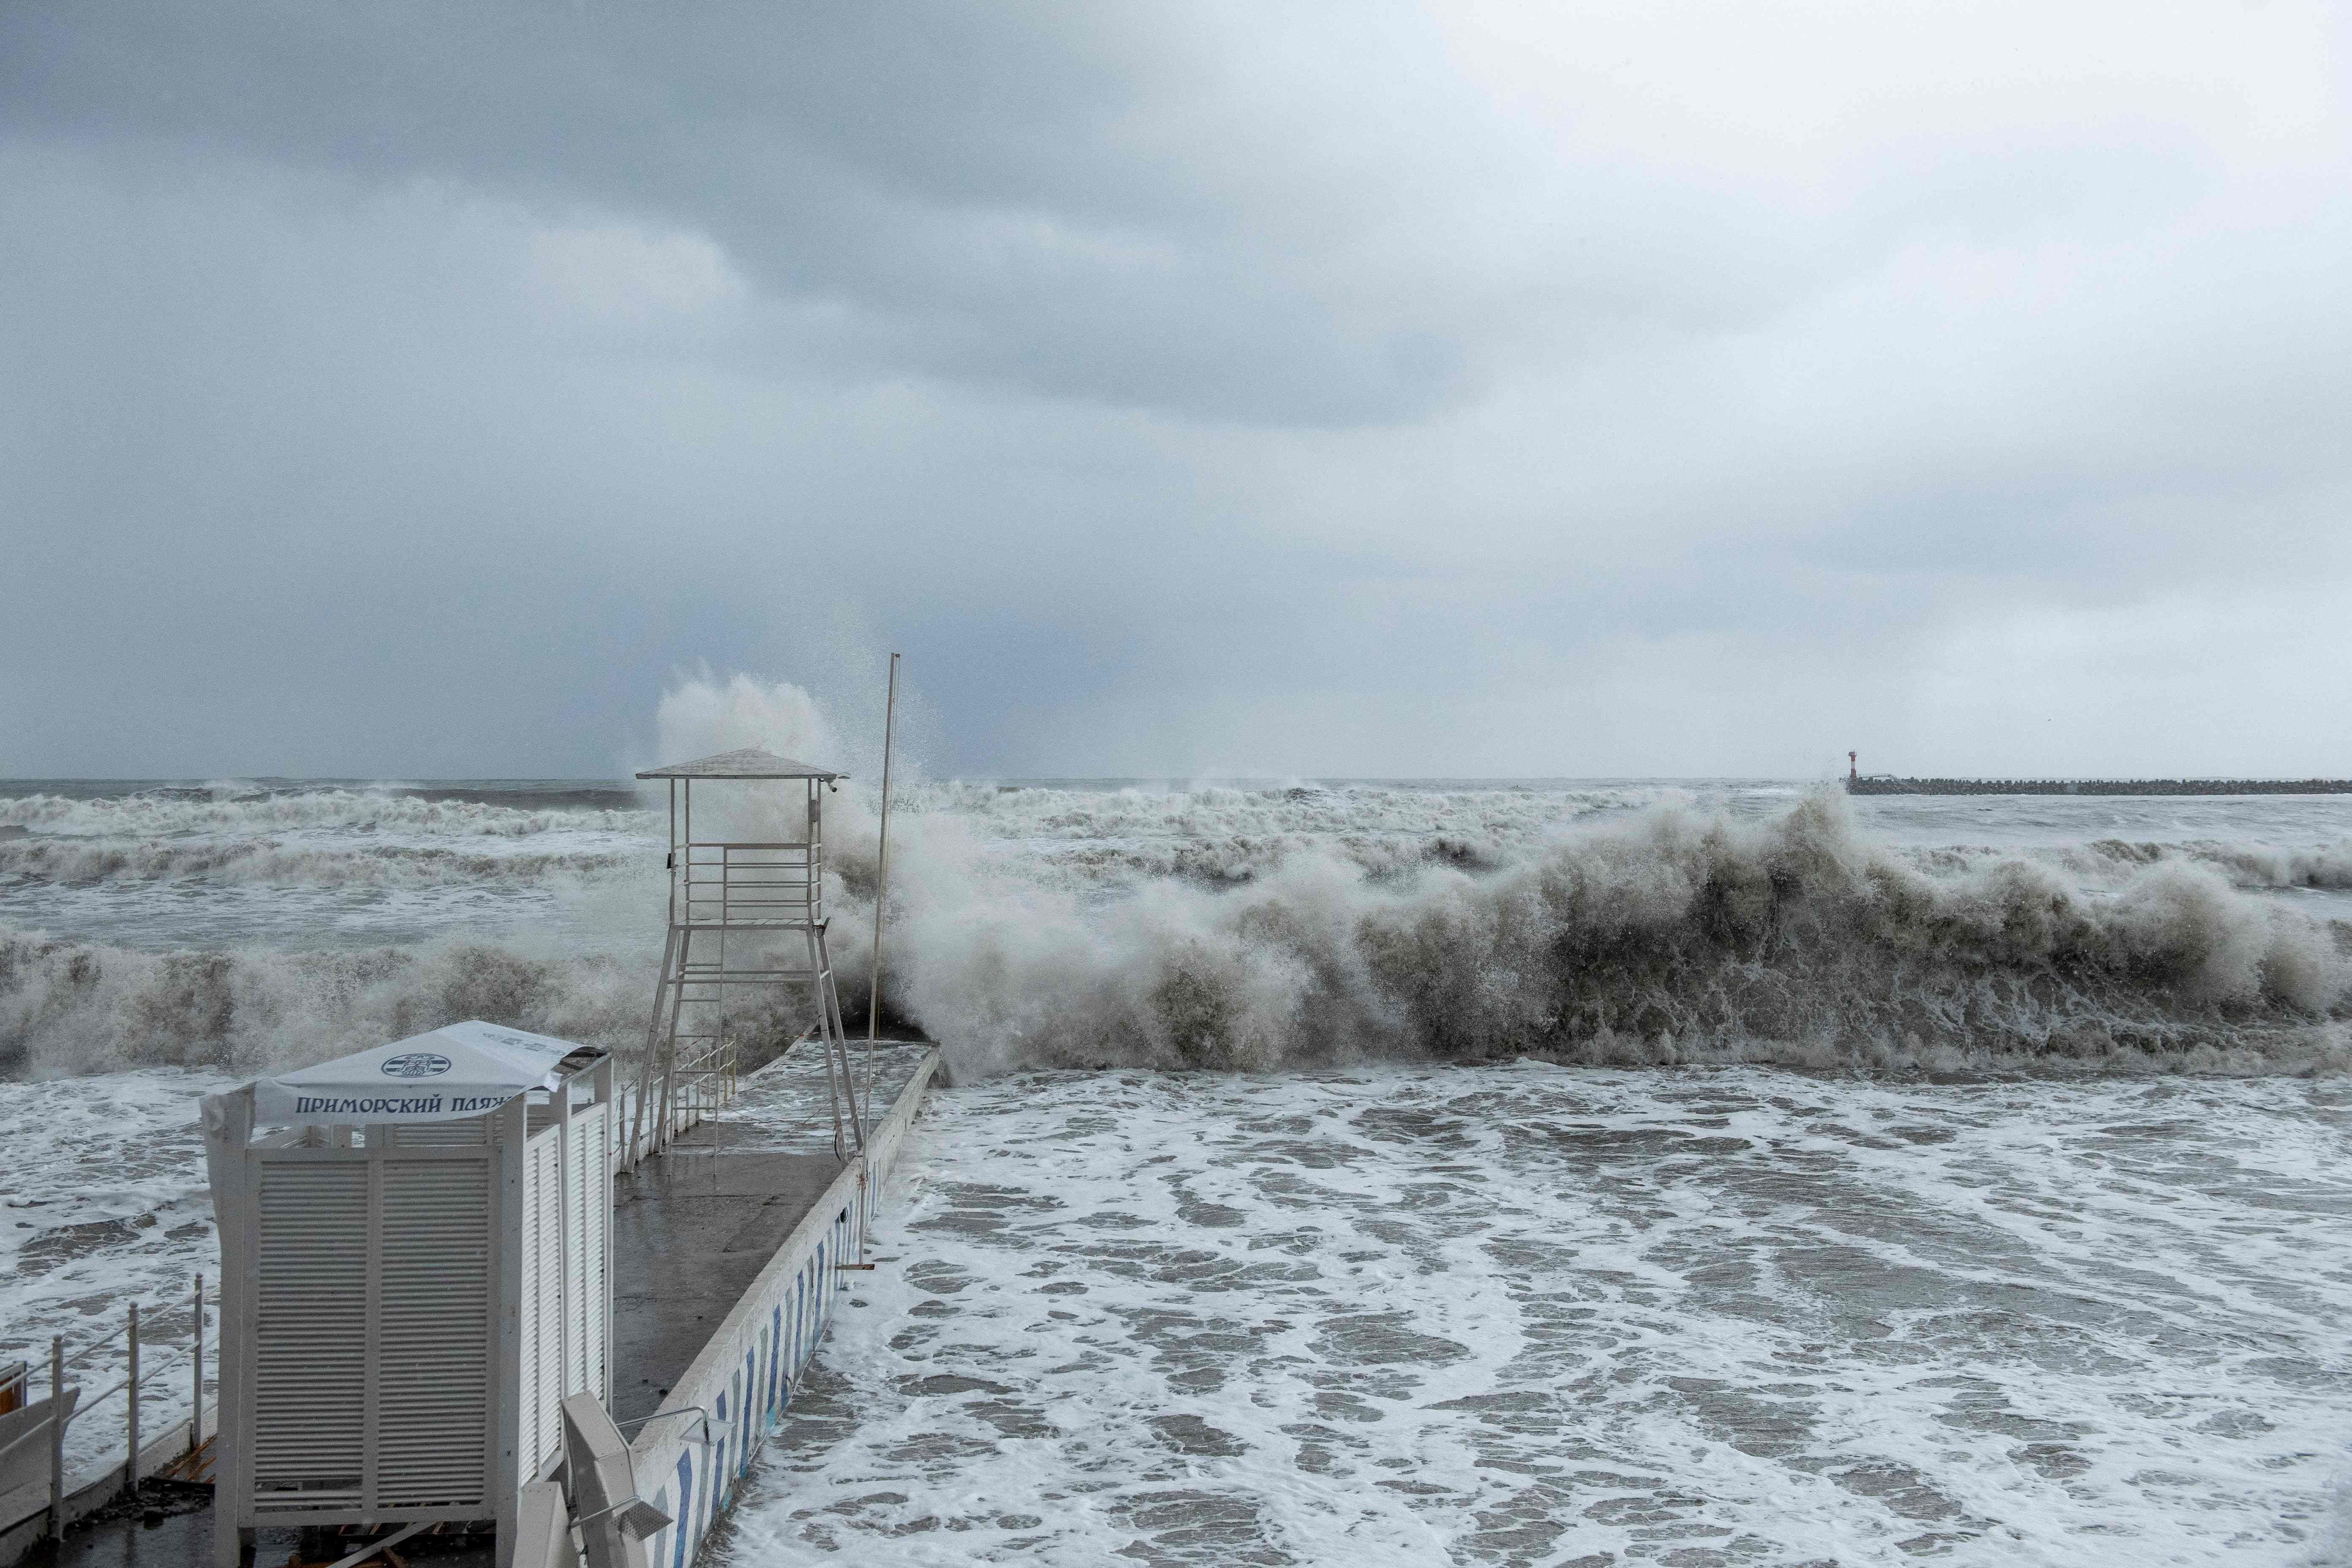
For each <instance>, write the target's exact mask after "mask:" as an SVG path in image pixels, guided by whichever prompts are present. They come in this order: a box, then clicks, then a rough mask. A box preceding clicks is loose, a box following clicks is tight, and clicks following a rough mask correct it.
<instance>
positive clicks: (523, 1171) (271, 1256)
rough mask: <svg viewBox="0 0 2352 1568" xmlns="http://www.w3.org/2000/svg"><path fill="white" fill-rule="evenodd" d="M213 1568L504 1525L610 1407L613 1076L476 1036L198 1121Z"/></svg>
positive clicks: (550, 1044)
mask: <svg viewBox="0 0 2352 1568" xmlns="http://www.w3.org/2000/svg"><path fill="white" fill-rule="evenodd" d="M204 1127H205V1154H206V1159H207V1163H208V1166H209V1172H210V1175H211V1181H212V1193H213V1203H214V1206H215V1211H216V1212H217V1214H218V1215H219V1219H220V1239H221V1265H222V1267H221V1344H220V1358H221V1361H220V1388H221V1402H220V1435H219V1438H218V1443H219V1447H218V1450H217V1454H216V1457H215V1464H214V1475H215V1499H214V1509H215V1521H216V1525H215V1530H216V1533H215V1541H214V1552H213V1560H214V1562H215V1564H216V1565H218V1568H234V1565H235V1564H236V1563H239V1562H240V1560H243V1561H250V1557H251V1552H252V1551H253V1547H254V1539H255V1538H254V1532H255V1531H256V1530H257V1529H259V1528H262V1527H265V1526H286V1527H302V1526H323V1525H336V1524H362V1525H377V1524H385V1523H413V1522H420V1521H469V1520H471V1521H479V1520H495V1521H497V1525H498V1532H499V1560H500V1562H501V1563H505V1562H507V1561H509V1559H510V1557H511V1554H512V1552H513V1542H515V1540H516V1525H517V1510H518V1508H519V1506H520V1496H521V1489H522V1488H523V1487H524V1486H525V1485H527V1484H529V1483H530V1482H533V1481H538V1480H542V1479H546V1478H547V1477H548V1476H549V1475H550V1474H551V1472H552V1471H553V1470H554V1469H555V1468H557V1467H558V1466H559V1465H560V1464H561V1463H562V1456H563V1421H562V1401H563V1399H564V1397H565V1396H566V1395H567V1394H582V1393H585V1394H592V1395H593V1396H594V1397H595V1398H596V1399H597V1400H598V1401H599V1402H600V1403H607V1404H609V1399H610V1394H611V1389H610V1383H611V1369H612V1355H613V1347H612V1334H613V1310H612V1297H613V1273H612V1267H611V1244H612V1243H611V1238H612V1208H613V1184H612V1166H613V1154H614V1150H615V1148H616V1144H617V1136H618V1131H619V1129H618V1118H617V1116H616V1115H615V1113H614V1104H613V1068H612V1060H611V1058H610V1057H609V1056H608V1055H606V1054H605V1053H604V1052H603V1051H601V1050H595V1049H592V1048H590V1047H581V1046H575V1045H572V1044H571V1043H569V1042H567V1041H563V1040H556V1039H551V1038H549V1037H546V1036H541V1035H532V1034H529V1033H526V1032H525V1031H522V1030H519V1029H507V1028H502V1027H500V1026H496V1025H490V1024H484V1023H479V1022H475V1023H467V1024H457V1025H452V1026H448V1027H447V1028H445V1029H438V1030H435V1031H433V1032H432V1033H430V1034H426V1035H420V1036H416V1037H413V1038H410V1039H406V1040H401V1041H398V1042H395V1043H394V1044H391V1045H386V1046H380V1047H375V1048H373V1049H372V1050H368V1051H362V1052H360V1053H358V1054H356V1055H354V1056H351V1057H345V1058H341V1059H339V1060H336V1061H332V1062H327V1063H324V1064H321V1065H320V1066H318V1067H313V1068H304V1069H302V1070H300V1071H299V1072H296V1073H289V1074H287V1075H284V1076H283V1077H280V1078H277V1079H257V1080H256V1081H255V1082H252V1083H248V1084H246V1085H244V1086H243V1087H241V1088H239V1089H233V1090H231V1091H230V1092H228V1093H226V1094H222V1095H215V1096H211V1097H209V1098H207V1099H206V1100H205V1102H204Z"/></svg>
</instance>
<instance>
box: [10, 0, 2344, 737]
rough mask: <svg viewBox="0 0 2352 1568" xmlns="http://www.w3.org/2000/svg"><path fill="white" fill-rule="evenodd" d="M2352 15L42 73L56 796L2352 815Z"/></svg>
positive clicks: (747, 19)
mask: <svg viewBox="0 0 2352 1568" xmlns="http://www.w3.org/2000/svg"><path fill="white" fill-rule="evenodd" d="M2330 27H2331V23H2330V22H2329V19H2328V16H2327V14H2326V12H2325V11H2324V10H2315V9H2312V8H2309V7H2304V6H2297V5H2289V4H2274V5H2269V6H2265V7H2263V8H2260V9H2259V10H2258V11H2250V12H2247V13H2244V14H2242V15H2239V14H2232V15H2231V16H2228V17H2226V18H2218V19H2217V18H2206V19H2203V20H2200V19H2199V18H2198V17H2197V16H2191V15H2190V14H2188V13H2173V12H2161V13H2158V12H2150V11H2147V10H2146V9H2145V8H2139V7H2116V8H2113V9H2101V8H2099V7H2085V8H2082V9H2081V10H2080V11H2079V12H2076V11H2068V12H2063V13H2052V12H2049V11H2048V10H2047V9H2046V8H2035V7H2026V6H2004V5H1978V6H1970V7H1937V8H1920V9H1912V10H1898V9H1895V8H1887V7H1883V6H1878V5H1850V6H1843V7H1841V6H1838V5H1830V6H1827V7H1815V8H1809V9H1807V10H1805V11H1803V12H1796V11H1790V12H1787V13H1781V14H1771V15H1767V14H1762V13H1755V14H1749V13H1740V12H1735V11H1728V10H1723V9H1718V8H1710V7H1706V6H1687V7H1677V6H1673V5H1653V4H1640V5H1634V4H1628V5H1622V6H1611V5H1596V6H1587V7H1579V8H1577V9H1576V10H1575V11H1574V12H1573V13H1568V12H1562V11H1560V10H1559V9H1558V8H1553V7H1543V6H1527V7H1514V6H1508V5H1486V4H1483V3H1475V0H1465V4H1463V5H1450V6H1446V7H1442V8H1431V9H1428V10H1421V9H1417V8H1414V7H1411V6H1403V5H1356V4H1349V5H1328V6H1318V5H1230V6H1226V5H1202V6H1181V7H1171V6H1145V5H1138V6H1100V5H1070V6H1064V7H1054V6H1043V5H1038V6H1022V7H995V6H970V5H930V6H892V7H871V6H847V5H845V6H831V7H821V6H756V7H754V6H740V5H706V6H695V7H683V6H654V5H604V4H584V5H561V6H556V5H546V6H522V5H514V6H471V7H468V6H457V5H446V6H419V5H262V4H251V3H240V4H227V5H210V6H195V5H146V6H142V5H88V6H81V5H42V6H36V5H18V6H14V7H9V8H6V9H5V10H0V273H5V276H7V277H8V278H9V279H11V282H12V285H13V295H14V300H15V304H14V308H12V309H10V310H5V311H0V353H5V371H6V374H5V376H0V467H4V468H5V472H6V474H7V476H8V480H9V488H8V494H7V496H6V498H5V508H6V510H5V514H0V535H5V537H0V549H5V563H6V567H7V569H6V570H5V571H0V773H10V772H13V773H29V772H55V771H68V772H118V773H120V772H131V773H151V772H170V773H176V772H183V771H195V772H215V773H228V772H257V771H337V772H346V771H347V772H362V773H364V772H378V773H475V772H481V771H493V772H529V773H541V772H598V771H602V770H604V769H605V768H608V767H610V766H611V765H613V763H614V762H615V761H616V760H617V759H620V758H622V757H625V756H630V755H634V754H635V749H636V748H637V747H638V746H640V745H641V744H642V742H643V739H644V729H645V724H646V715H647V714H648V713H649V712H650V710H651V708H652V701H653V697H654V694H655V691H656V689H657V687H658V685H659V683H660V681H661V680H662V679H663V677H664V676H665V674H666V673H667V671H669V670H671V669H674V668H679V667H682V666H692V665H694V664H696V663H697V661H708V662H709V664H710V665H711V666H712V667H714V668H718V669H719V670H722V671H723V670H725V669H727V668H750V669H755V670H760V671H763V672H765V673H768V674H771V675H775V676H783V677H799V678H807V676H808V672H809V671H811V670H815V669H824V668H846V667H847V665H848V664H855V663H856V662H858V660H859V659H861V658H864V659H865V662H866V663H872V662H874V661H873V660H872V659H870V658H865V655H866V653H867V652H868V651H870V650H869V649H868V648H867V647H866V643H867V642H868V641H869V640H870V641H871V642H872V643H873V644H876V645H880V644H884V643H887V644H890V645H893V646H898V647H904V648H906V649H907V650H908V654H909V657H910V668H912V669H913V670H914V671H916V672H917V678H918V679H919V681H920V682H921V683H922V685H923V687H924V689H925V690H926V692H927V693H928V694H929V696H930V697H931V698H932V699H933V700H935V701H936V703H937V707H938V710H939V711H940V715H941V723H942V728H943V731H944V733H945V736H946V740H945V742H944V746H945V751H946V753H947V755H946V756H944V757H943V758H942V761H943V762H945V763H949V764H950V765H961V766H964V767H969V768H973V769H979V770H992V771H997V770H1001V771H1006V772H1083V773H1102V772H1120V771H1136V772H1161V771H1173V772H1183V771H1188V770H1195V769H1204V768H1238V769H1248V770H1253V771H1266V772H1285V771H1293V770H1296V771H1306V772H1317V771H1320V772H1339V773H1381V772H1389V773H1428V772H1432V771H1441V770H1450V771H1459V772H1467V773H1509V772H1522V773H1561V772H1595V773H1627V772H1651V771H1662V772H1696V773H1720V772H1726V771H1779V772H1803V771H1808V770H1811V769H1814V768H1817V767H1820V766H1822V765H1825V764H1827V763H1830V762H1831V761H1832V760H1835V761H1839V762H1842V760H1843V750H1844V748H1845V746H1846V745H1849V744H1853V743H1855V742H1862V743H1864V745H1865V747H1866V748H1867V749H1870V750H1872V752H1873V753H1874V757H1876V758H1878V759H1879V760H1880V761H1881V762H1883V763H1885V765H1893V766H1900V765H1909V766H1916V767H1919V768H1922V769H1949V770H1958V771H2000V770H2008V769H2013V770H2035V771H2053V770H2055V771H2096V770H2100V769H2124V770H2130V771H2154V770H2161V769H2167V768H2171V769H2196V768H2208V769H2228V770H2231V771H2262V770H2263V769H2266V768H2268V769H2274V770H2276V771H2284V772H2293V771H2304V770H2312V771H2333V772H2344V771H2352V757H2336V756H2335V755H2334V753H2333V752H2329V750H2328V746H2329V745H2330V744H2331V742H2326V740H2325V737H2326V736H2327V735H2329V734H2331V733H2340V732H2344V731H2346V730H2347V724H2346V721H2347V720H2352V699H2347V696H2346V694H2345V693H2346V688H2345V686H2344V683H2343V682H2342V681H2341V680H2340V679H2336V678H2335V677H2333V676H2331V675H2330V674H2329V671H2331V670H2336V669H2340V667H2341V662H2342V644H2341V633H2340V631H2339V630H2337V629H2336V628H2337V627H2338V626H2340V625H2341V620H2342V608H2343V605H2344V604H2345V603H2346V602H2347V599H2352V593H2347V581H2352V561H2347V539H2352V531H2347V529H2346V528H2345V527H2344V526H2343V519H2344V516H2345V512H2346V509H2347V504H2352V458H2347V453H2352V438H2347V437H2352V431H2348V430H2347V428H2346V425H2347V416H2346V414H2345V410H2346V409H2347V407H2352V305H2347V299H2346V296H2345V293H2344V290H2343V289H2342V288H2341V277H2342V275H2343V272H2344V270H2345V268H2346V266H2347V263H2352V222H2348V221H2347V217H2346V216H2345V212H2344V209H2343V205H2342V202H2341V190H2342V187H2343V184H2344V181H2345V178H2346V176H2347V165H2352V158H2347V147H2346V142H2347V137H2346V122H2345V119H2344V108H2343V105H2344V104H2345V103H2346V102H2347V101H2352V94H2347V91H2346V90H2345V89H2346V81H2345V69H2344V58H2343V46H2342V41H2341V39H2340V38H2338V37H2336V35H2335V33H2333V32H2332V31H2331V30H2330ZM834 684H835V687H836V688H838V689H841V690H844V691H856V693H858V694H859V695H858V700H860V701H863V700H864V698H865V695H866V694H865V692H864V687H863V686H862V685H861V684H860V679H853V678H851V677H848V676H844V677H842V678H841V679H838V680H835V682H834ZM1857 731H1859V733H1857ZM1889 752H1893V753H1895V754H1894V755H1892V756H1890V755H1889V754H1888V753H1889Z"/></svg>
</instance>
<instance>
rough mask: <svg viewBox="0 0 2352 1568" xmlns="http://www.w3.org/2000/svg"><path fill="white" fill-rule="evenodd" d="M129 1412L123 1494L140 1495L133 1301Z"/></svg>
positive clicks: (136, 1337)
mask: <svg viewBox="0 0 2352 1568" xmlns="http://www.w3.org/2000/svg"><path fill="white" fill-rule="evenodd" d="M122 1392H123V1393H124V1394H127V1395H128V1396H129V1404H128V1406H127V1408H128V1410H129V1414H128V1415H126V1416H125V1417H124V1418H123V1425H124V1427H125V1433H126V1435H125V1436H124V1439H123V1441H124V1444H125V1446H126V1447H128V1448H129V1449H130V1456H129V1457H128V1458H125V1459H124V1460H123V1461H122V1495H123V1496H125V1497H137V1496H138V1495H139V1303H138V1302H136V1301H133V1302H131V1376H130V1379H129V1383H128V1386H126V1387H125V1388H124V1389H123V1391H122Z"/></svg>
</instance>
